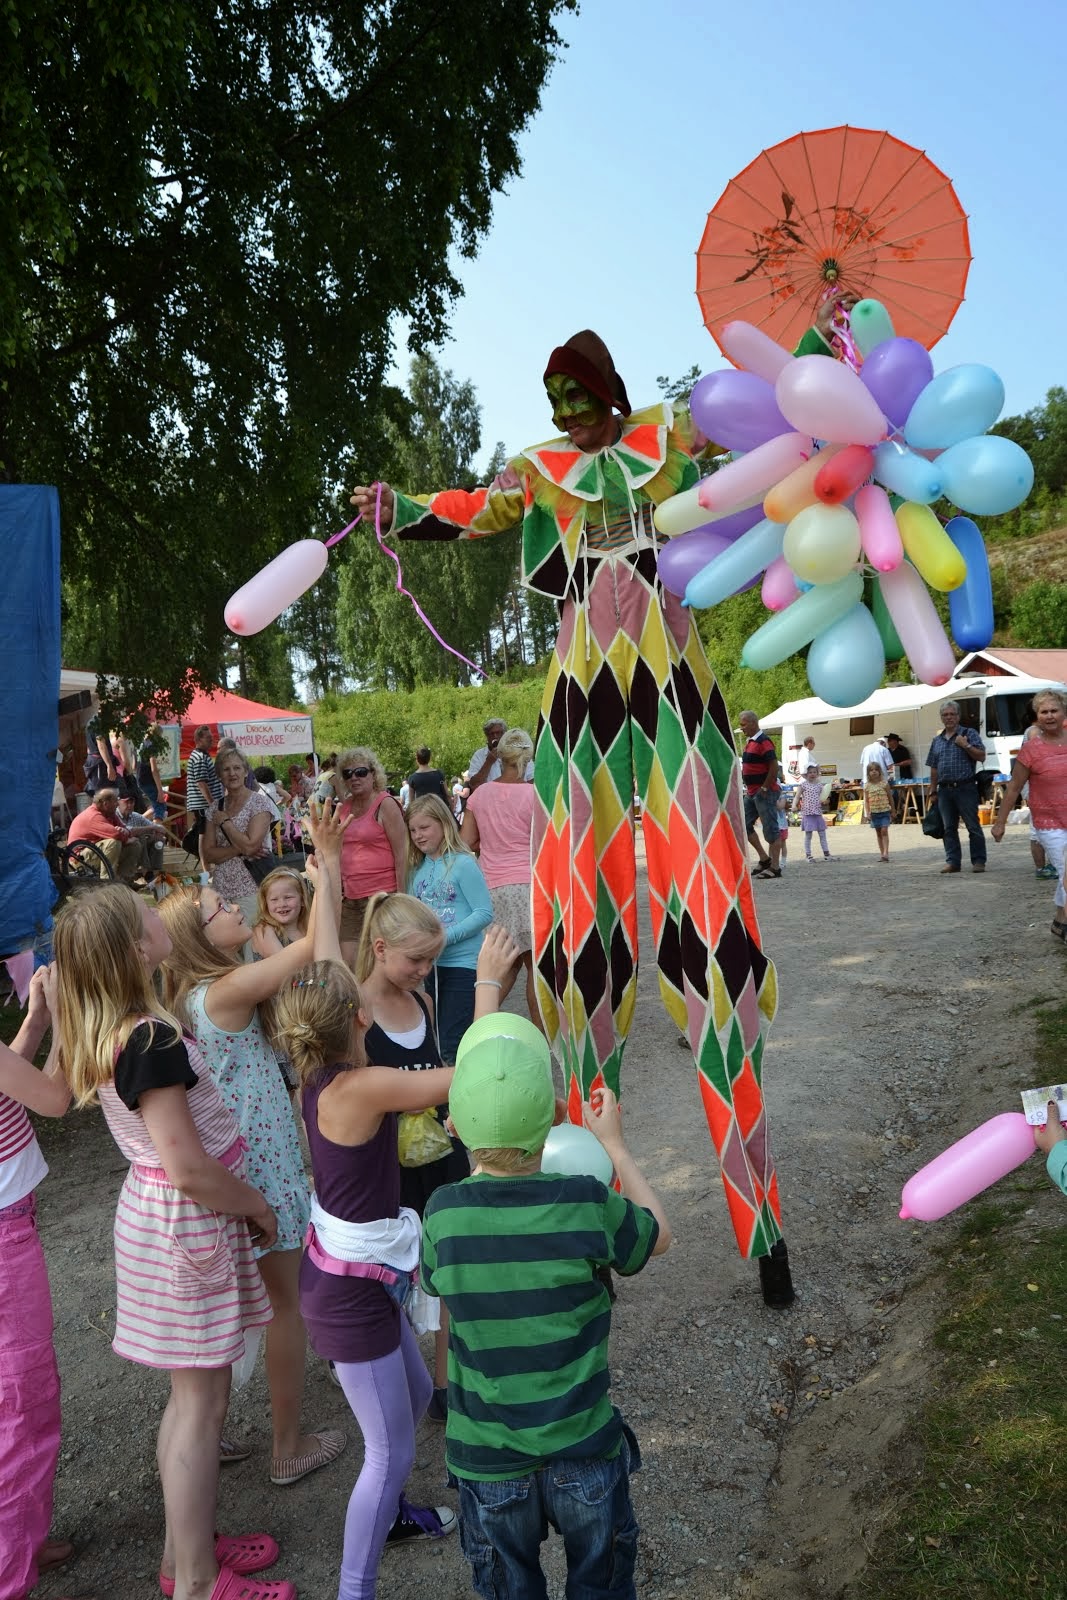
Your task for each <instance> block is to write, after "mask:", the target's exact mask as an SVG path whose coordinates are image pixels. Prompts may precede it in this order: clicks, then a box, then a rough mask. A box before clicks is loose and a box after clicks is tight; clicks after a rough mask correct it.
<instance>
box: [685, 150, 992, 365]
mask: <svg viewBox="0 0 1067 1600" xmlns="http://www.w3.org/2000/svg"><path fill="white" fill-rule="evenodd" d="M970 264H971V248H970V240H969V238H968V235H967V217H966V213H965V212H964V210H963V207H962V206H961V205H960V203H959V201H958V200H957V198H956V194H955V191H954V189H953V187H952V184H951V182H950V181H949V179H948V178H946V176H945V174H944V173H943V172H942V171H941V170H940V169H939V168H938V167H935V166H934V164H933V162H932V161H930V160H929V159H928V158H927V156H925V155H924V154H923V152H922V151H921V150H916V149H914V147H913V146H912V145H909V144H902V143H901V141H900V140H899V139H894V138H892V137H891V135H890V134H888V133H877V132H875V131H874V130H873V129H871V128H849V127H842V128H820V129H818V130H816V131H815V132H814V133H797V134H794V136H793V137H792V138H791V139H786V140H785V141H784V142H783V143H782V144H776V145H775V146H774V147H773V148H772V149H770V150H764V151H763V152H762V154H761V155H758V156H757V157H756V159H755V161H753V162H752V163H751V164H750V165H749V166H747V167H746V168H745V170H744V171H743V172H739V173H738V175H737V177H736V178H734V179H732V180H731V182H730V183H728V184H727V186H726V188H725V190H724V191H723V194H722V196H721V197H720V199H719V201H718V203H717V204H716V206H715V207H714V209H713V210H712V211H711V212H710V214H709V216H708V220H707V224H706V226H705V228H704V237H703V238H702V239H701V241H700V249H699V250H698V251H697V299H698V300H699V301H700V307H701V311H702V312H703V314H704V322H705V324H706V325H707V328H708V330H709V332H710V333H711V335H712V337H713V338H714V339H715V341H716V343H720V344H721V340H720V339H719V334H720V333H721V331H722V328H723V325H724V324H725V323H727V322H730V321H732V320H733V319H734V318H742V319H744V320H745V321H747V322H752V323H755V325H756V326H757V327H759V328H762V330H763V332H764V333H767V334H770V336H771V338H772V339H777V340H778V342H779V343H780V344H783V345H785V346H786V347H787V348H788V349H792V348H793V346H794V345H795V344H796V343H797V341H798V340H799V339H800V337H801V335H802V334H803V333H804V330H805V329H806V328H808V327H810V326H811V324H812V323H813V322H814V320H815V315H816V312H817V310H818V308H819V304H820V302H821V300H822V299H823V297H824V295H825V294H826V291H827V289H828V288H829V289H834V288H837V289H840V290H841V291H842V292H847V293H849V294H852V295H854V296H855V297H857V298H859V299H866V298H870V299H873V300H880V301H881V303H882V304H883V305H884V306H885V308H886V310H887V311H888V312H889V315H890V316H891V318H892V319H893V326H894V328H895V330H896V332H897V334H898V335H901V336H906V337H907V338H910V339H917V340H918V341H919V343H920V344H923V345H925V346H926V348H927V349H930V348H931V347H932V346H933V345H935V344H936V343H937V341H938V339H940V338H941V336H942V335H943V334H944V333H946V332H947V330H948V327H949V324H950V323H951V321H952V318H953V317H954V316H955V314H956V310H957V308H958V307H959V305H960V302H961V301H962V299H963V290H964V286H965V285H966V282H967V270H968V268H969V267H970Z"/></svg>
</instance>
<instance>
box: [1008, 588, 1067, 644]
mask: <svg viewBox="0 0 1067 1600" xmlns="http://www.w3.org/2000/svg"><path fill="white" fill-rule="evenodd" d="M1011 631H1012V633H1013V634H1014V636H1015V638H1016V640H1017V641H1018V643H1019V644H1020V645H1024V646H1025V647H1026V648H1028V649H1030V650H1062V649H1063V648H1064V646H1065V645H1067V587H1065V586H1064V585H1063V584H1062V583H1048V582H1045V581H1044V580H1039V581H1038V582H1037V583H1028V584H1027V585H1026V588H1025V589H1021V590H1020V591H1019V593H1018V594H1017V595H1016V596H1015V602H1014V604H1013V606H1012V608H1011Z"/></svg>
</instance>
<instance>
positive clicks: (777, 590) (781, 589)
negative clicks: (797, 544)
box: [760, 556, 800, 611]
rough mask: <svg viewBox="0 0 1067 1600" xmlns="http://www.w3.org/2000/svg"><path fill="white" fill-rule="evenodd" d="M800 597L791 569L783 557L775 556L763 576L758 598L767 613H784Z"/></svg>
mask: <svg viewBox="0 0 1067 1600" xmlns="http://www.w3.org/2000/svg"><path fill="white" fill-rule="evenodd" d="M799 596H800V590H799V589H798V588H797V580H796V578H795V577H794V575H793V569H792V567H791V566H790V565H789V562H788V561H787V560H786V559H785V556H777V557H776V558H775V559H774V560H773V561H772V562H771V564H770V566H769V567H768V568H767V570H766V572H765V573H764V574H763V588H762V589H761V591H760V598H761V600H762V601H763V604H764V605H765V606H766V607H767V610H768V611H784V610H785V608H786V606H791V605H792V604H793V601H794V600H796V599H798V598H799Z"/></svg>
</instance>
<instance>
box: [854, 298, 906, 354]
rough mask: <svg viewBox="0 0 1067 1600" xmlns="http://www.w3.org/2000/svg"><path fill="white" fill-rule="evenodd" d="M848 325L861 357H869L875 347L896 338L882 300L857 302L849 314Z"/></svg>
mask: <svg viewBox="0 0 1067 1600" xmlns="http://www.w3.org/2000/svg"><path fill="white" fill-rule="evenodd" d="M848 325H849V329H850V331H851V333H852V337H853V339H855V341H856V344H857V346H858V348H859V353H860V355H861V356H869V355H870V353H871V351H872V350H873V349H874V347H875V345H879V344H885V342H886V340H887V339H893V338H895V337H896V335H895V333H894V331H893V323H892V320H891V318H890V315H889V312H888V311H887V310H886V308H885V306H884V305H883V304H882V302H881V301H880V300H857V301H856V304H855V305H854V306H853V307H852V310H851V311H850V312H849V314H848Z"/></svg>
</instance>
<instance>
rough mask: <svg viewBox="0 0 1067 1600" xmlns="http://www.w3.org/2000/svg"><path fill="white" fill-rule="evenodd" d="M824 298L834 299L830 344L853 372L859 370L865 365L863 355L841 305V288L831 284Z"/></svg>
mask: <svg viewBox="0 0 1067 1600" xmlns="http://www.w3.org/2000/svg"><path fill="white" fill-rule="evenodd" d="M822 298H823V300H824V301H826V300H833V301H834V302H835V305H834V314H833V317H832V318H831V321H830V344H831V346H832V348H833V351H834V353H835V355H838V356H840V358H841V360H842V361H843V362H844V363H845V365H846V366H847V367H851V368H852V370H853V372H858V371H859V370H860V368H861V367H862V365H863V357H862V356H861V355H860V353H859V348H858V346H857V344H856V341H855V339H853V337H852V327H851V324H850V322H849V316H848V312H847V311H846V310H845V309H844V307H843V306H842V305H841V303H840V301H841V290H840V289H837V288H835V287H834V286H833V285H831V286H830V287H829V288H827V289H824V290H823V296H822Z"/></svg>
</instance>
